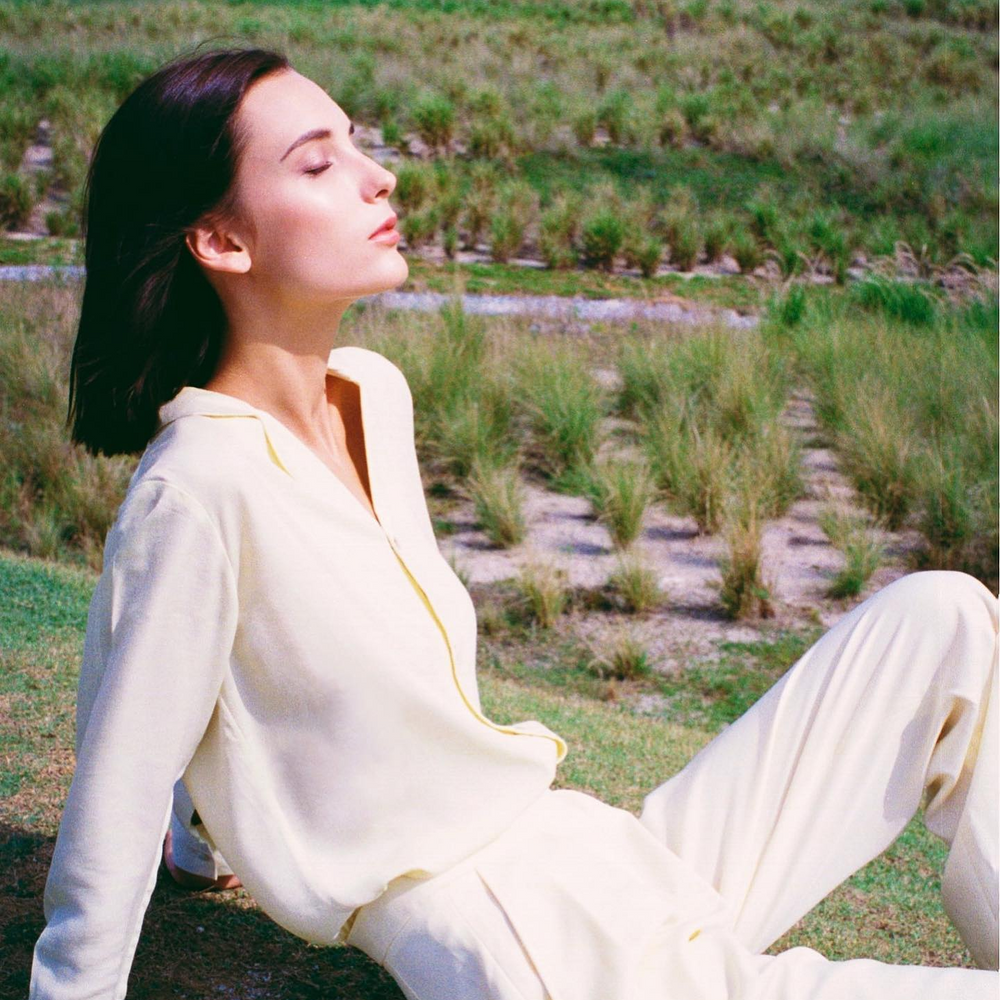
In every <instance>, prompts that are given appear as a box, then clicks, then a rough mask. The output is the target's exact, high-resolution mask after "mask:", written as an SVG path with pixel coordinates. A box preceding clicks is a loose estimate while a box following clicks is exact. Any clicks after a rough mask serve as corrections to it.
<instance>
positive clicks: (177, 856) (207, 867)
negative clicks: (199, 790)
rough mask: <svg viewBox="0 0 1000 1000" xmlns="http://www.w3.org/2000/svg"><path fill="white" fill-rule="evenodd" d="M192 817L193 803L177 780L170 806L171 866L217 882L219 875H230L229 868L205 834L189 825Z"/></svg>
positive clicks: (181, 783) (200, 828) (201, 828)
mask: <svg viewBox="0 0 1000 1000" xmlns="http://www.w3.org/2000/svg"><path fill="white" fill-rule="evenodd" d="M193 815H194V803H193V802H192V801H191V796H190V795H188V790H187V788H185V787H184V782H183V781H182V780H180V779H178V781H177V782H176V783H175V784H174V803H173V808H172V809H171V812H170V834H171V847H172V850H173V855H174V864H175V865H177V867H178V868H182V869H183V870H184V871H186V872H191V874H192V875H201V876H203V877H204V878H210V879H217V878H219V877H220V876H222V875H232V874H233V870H232V868H230V867H229V865H228V864H227V863H226V859H225V858H224V857H223V856H222V854H221V853H220V852H219V850H218V848H216V847H215V846H214V844H213V843H212V842H211V839H210V838H209V837H208V835H207V834H208V832H207V831H206V830H205V829H204V827H196V826H195V825H194V824H192V822H191V818H192V816H193Z"/></svg>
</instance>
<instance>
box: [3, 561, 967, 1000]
mask: <svg viewBox="0 0 1000 1000" xmlns="http://www.w3.org/2000/svg"><path fill="white" fill-rule="evenodd" d="M95 579H96V577H95V575H94V574H93V572H91V571H89V570H86V569H83V568H76V569H74V568H70V567H66V566H61V565H58V564H54V563H51V562H45V561H42V560H39V559H34V558H27V557H24V556H21V555H17V554H14V553H11V552H9V551H5V552H0V591H2V592H3V593H4V594H5V595H8V597H7V599H5V601H4V602H3V607H2V608H0V728H2V734H3V739H2V744H0V746H2V751H0V755H2V756H0V935H2V940H3V942H4V949H3V955H2V957H0V998H2V1000H14V998H18V997H22V996H24V994H25V992H26V989H27V977H28V970H29V968H30V958H31V949H32V948H33V946H34V942H35V940H36V939H37V936H38V934H39V933H40V932H41V929H42V927H43V925H44V918H43V915H42V906H41V893H42V889H43V886H44V880H45V876H46V873H47V870H48V863H49V859H50V858H51V853H52V845H53V841H54V837H55V833H56V830H57V827H58V823H59V818H60V815H61V811H62V804H63V800H64V797H65V794H66V791H67V789H68V787H69V781H70V779H71V777H72V770H73V752H72V748H73V718H74V695H75V688H76V677H77V671H78V668H79V659H80V655H81V650H82V640H83V630H84V626H85V623H86V612H87V605H88V602H89V596H90V593H91V590H92V588H93V585H94V582H95ZM804 642H805V639H804V638H803V637H794V636H786V637H784V638H780V639H777V640H776V641H774V642H771V643H765V644H763V645H756V646H748V645H745V644H743V645H741V644H731V645H730V646H729V647H728V648H727V649H726V655H725V657H724V658H723V660H722V662H721V664H719V665H713V666H710V667H705V668H698V667H697V665H694V664H693V665H692V671H691V672H690V675H689V676H688V677H687V678H684V679H682V680H681V681H680V682H674V686H673V693H674V695H675V697H674V703H673V709H672V712H671V718H670V719H669V720H665V719H650V718H645V717H642V716H639V715H636V714H634V713H632V712H630V711H628V710H627V709H624V708H623V707H621V705H620V704H617V703H615V702H608V701H606V700H602V699H601V698H600V697H598V696H595V688H594V686H593V685H592V684H591V682H590V681H588V679H587V677H586V675H585V674H584V673H583V672H581V670H580V668H579V664H578V662H577V660H576V659H575V653H574V650H572V649H568V650H567V649H560V648H559V647H558V646H554V647H550V646H547V645H546V640H545V639H544V638H543V637H540V636H539V635H538V634H537V633H534V632H532V631H530V630H529V631H527V632H525V633H523V634H522V635H521V638H520V640H519V641H514V640H512V638H511V636H510V635H509V634H508V635H507V636H506V637H505V641H504V643H503V648H502V649H500V648H498V646H497V644H496V641H495V640H494V641H491V640H490V639H489V637H486V636H484V637H483V645H482V653H481V663H480V684H481V689H482V695H483V704H484V709H485V710H486V711H487V713H488V714H489V715H490V717H492V718H493V719H495V720H496V721H499V722H501V723H502V722H510V721H514V720H518V719H524V718H536V719H540V720H541V721H542V722H544V723H545V724H547V725H549V726H550V727H552V728H553V729H554V730H555V731H556V732H558V733H560V734H561V735H563V736H564V737H565V738H566V739H567V741H568V743H569V745H570V753H569V755H568V757H567V759H566V760H565V761H564V763H563V764H562V765H561V766H560V770H559V773H558V777H557V785H559V786H561V787H569V788H577V789H581V790H584V791H588V792H591V793H593V794H595V795H597V796H599V797H600V798H602V799H604V800H605V801H608V802H610V803H612V804H615V805H619V806H621V807H623V808H627V809H630V810H632V811H636V812H637V811H638V808H639V806H640V803H641V799H642V796H643V795H644V794H645V793H646V792H648V791H650V790H651V789H652V788H653V787H655V786H656V785H657V784H658V783H659V782H661V781H663V780H665V779H666V778H667V777H669V776H670V775H671V774H673V773H674V772H675V771H677V770H678V769H679V768H680V767H681V766H683V764H684V763H685V761H686V760H688V759H689V758H690V756H691V755H692V754H693V753H694V752H695V751H696V750H697V749H698V748H699V747H701V746H702V745H704V743H706V742H707V741H708V740H709V739H710V738H711V736H712V734H713V733H715V732H717V731H718V729H719V727H720V726H721V725H724V724H725V723H726V722H727V721H731V719H732V718H733V717H734V716H735V715H737V714H739V713H740V712H742V711H743V710H744V709H745V708H746V707H747V706H748V705H749V704H752V702H753V700H754V699H755V698H756V697H757V696H759V694H760V693H762V691H763V690H764V689H765V688H766V686H767V684H768V683H770V682H771V681H772V680H774V679H776V678H777V677H778V676H780V674H781V672H782V671H783V670H784V669H785V668H786V667H787V666H788V665H789V664H790V662H792V659H793V658H794V657H795V656H797V655H798V654H799V653H800V652H801V651H802V649H804V648H805V647H804ZM588 685H589V686H588ZM944 857H945V849H944V845H943V844H942V843H941V842H939V841H937V840H936V838H934V837H933V836H931V835H930V834H929V833H927V831H926V830H925V829H924V827H923V825H922V824H921V823H920V822H919V820H914V821H913V822H912V823H911V824H910V825H909V826H908V827H907V829H906V831H905V832H904V834H903V835H902V837H901V838H900V839H899V840H898V841H897V842H896V843H895V844H894V845H893V846H892V847H891V848H890V849H889V850H888V851H887V852H886V853H885V854H884V855H882V856H881V857H879V858H877V859H875V860H874V861H872V862H871V863H870V864H869V865H868V866H866V867H865V868H864V869H862V870H861V871H860V872H858V873H857V874H856V875H854V876H853V877H852V878H851V879H850V880H849V881H848V882H846V883H845V884H844V885H843V886H841V887H840V888H839V889H838V890H836V891H835V892H834V893H833V894H832V895H830V896H829V897H828V898H827V899H826V900H825V901H824V902H823V903H822V904H820V906H818V907H817V908H816V909H815V910H813V911H812V913H810V914H809V915H808V916H806V917H805V918H804V919H803V920H802V921H801V922H800V923H799V924H798V925H797V926H796V927H794V928H793V929H792V930H791V931H790V932H789V933H788V934H787V935H785V937H784V938H782V939H781V940H780V941H779V942H777V943H776V944H775V946H774V948H773V949H771V950H772V951H778V950H782V949H784V948H787V947H792V946H795V945H807V946H810V947H814V948H817V949H818V950H820V951H822V952H823V953H824V954H826V955H828V956H829V957H831V958H836V959H844V958H849V957H861V956H867V957H874V958H878V959H881V960H883V961H892V962H902V963H920V964H929V965H938V964H941V965H971V962H970V959H969V956H968V954H967V953H966V951H965V949H964V948H963V946H962V944H961V942H960V941H959V939H958V937H957V935H956V934H955V932H954V930H953V929H952V928H951V926H950V924H949V923H948V921H947V919H946V917H945V916H944V913H943V911H942V909H941V904H940V900H939V892H938V891H939V880H940V874H941V871H942V867H943V863H944ZM237 942H238V944H237ZM251 989H252V991H253V992H252V993H251ZM218 995H221V996H227V997H233V998H236V997H245V996H250V995H252V996H254V997H256V998H258V1000H272V998H273V1000H292V998H303V1000H304V998H311V1000H312V998H314V1000H319V998H321V997H329V996H331V995H336V996H337V997H338V998H342V1000H383V998H384V1000H389V998H398V997H399V996H400V995H401V994H399V992H398V991H397V989H396V987H395V985H394V984H392V982H391V981H390V980H389V979H388V977H387V976H386V975H385V974H384V973H382V971H381V970H380V969H378V968H377V967H376V966H374V965H373V964H372V963H371V962H369V961H368V960H367V958H366V957H365V956H364V955H362V954H361V953H360V952H357V951H355V950H354V949H346V948H330V949H321V948H315V947H311V946H307V945H306V944H305V943H303V942H301V941H299V940H298V939H296V938H294V937H292V936H291V935H289V934H287V933H286V932H285V931H283V930H282V929H281V928H279V927H278V926H277V925H275V924H274V923H273V922H271V921H270V920H269V919H268V918H267V917H266V916H265V915H263V914H262V913H261V912H260V911H259V910H258V909H257V908H256V905H255V904H254V902H253V900H252V899H251V898H250V897H249V896H248V894H247V893H246V892H245V891H244V890H242V889H238V890H231V891H228V892H224V893H198V894H189V893H187V892H185V891H183V890H180V889H179V888H177V887H176V886H175V885H174V884H173V882H172V880H171V879H170V877H169V876H168V875H167V874H166V872H165V870H164V869H162V868H161V872H160V877H159V881H158V883H157V887H156V890H155V892H154V894H153V898H152V901H151V903H150V906H149V909H148V911H147V916H146V922H145V925H144V929H143V933H142V937H141V939H140V942H139V947H138V950H137V953H136V958H135V963H134V966H133V972H132V977H131V980H130V987H129V996H130V997H135V998H137V1000H154V998H155V1000H159V998H162V997H166V996H172V997H182V998H191V1000H203V998H204V997H206V996H218Z"/></svg>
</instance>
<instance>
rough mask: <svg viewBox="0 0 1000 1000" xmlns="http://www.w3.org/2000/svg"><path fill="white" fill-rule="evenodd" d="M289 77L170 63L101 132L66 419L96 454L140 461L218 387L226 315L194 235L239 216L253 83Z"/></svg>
mask: <svg viewBox="0 0 1000 1000" xmlns="http://www.w3.org/2000/svg"><path fill="white" fill-rule="evenodd" d="M290 68H291V67H290V65H289V62H288V59H287V57H286V56H284V55H283V54H281V53H279V52H274V51H271V50H267V49H257V48H247V49H221V50H214V51H208V52H202V53H200V54H198V55H194V56H187V57H183V58H178V59H175V60H172V61H171V62H169V63H167V64H165V65H164V66H162V67H161V68H160V69H158V70H157V71H156V72H155V73H153V74H152V76H149V77H147V78H146V79H145V80H143V81H142V83H140V84H139V86H138V87H136V89H135V90H134V91H133V92H132V93H131V94H130V95H129V96H128V97H127V98H126V99H125V101H124V102H123V103H122V105H121V106H120V107H119V108H118V110H117V111H116V112H115V113H114V115H112V117H111V119H110V121H109V122H108V123H107V125H105V127H104V129H103V131H102V132H101V135H100V137H99V139H98V141H97V144H96V146H95V147H94V152H93V155H92V157H91V160H90V166H89V170H88V172H87V180H86V189H85V200H84V230H85V235H86V250H85V260H86V279H85V284H84V290H83V301H82V304H81V309H80V321H79V326H78V329H77V336H76V343H75V345H74V348H73V360H72V364H71V367H70V387H69V413H68V417H67V423H68V424H69V425H70V426H71V428H72V431H71V433H72V438H73V440H74V441H75V442H78V443H80V444H83V445H85V446H86V448H87V450H88V451H90V452H91V453H93V454H98V453H101V452H103V453H104V454H106V455H116V454H137V453H139V452H141V451H142V450H143V449H144V448H145V447H146V445H147V444H148V443H149V439H150V438H151V437H152V435H153V433H154V432H155V430H156V427H157V422H158V416H157V411H158V410H159V408H160V406H161V405H162V404H163V403H165V402H167V400H169V399H172V398H173V397H174V396H175V395H176V394H177V392H178V391H179V390H180V389H181V388H182V387H183V386H185V385H203V384H204V383H205V382H207V381H208V379H209V378H210V377H211V376H212V374H213V372H214V370H215V367H216V365H217V363H218V358H219V354H220V351H221V347H222V341H223V337H224V334H225V329H226V317H225V312H224V311H223V308H222V303H221V302H220V300H219V297H218V295H217V294H216V292H215V290H214V289H213V288H212V286H211V285H210V284H209V282H208V280H207V279H206V278H205V275H204V274H203V273H202V271H201V269H200V267H199V266H198V264H197V262H196V261H195V259H194V257H193V256H192V255H191V252H190V250H189V249H188V247H187V246H186V244H185V236H186V234H187V232H188V231H189V230H190V228H191V227H192V226H193V224H194V223H196V222H198V221H200V220H204V219H210V218H214V219H226V218H229V217H231V214H232V211H233V208H234V205H233V202H234V198H233V190H234V186H233V179H234V177H235V174H236V167H237V164H238V162H239V158H240V155H241V153H242V150H243V149H244V147H245V144H246V141H247V136H246V131H245V129H243V128H240V127H238V125H237V121H236V110H237V108H238V107H239V104H240V101H241V100H242V98H243V96H244V95H245V94H246V92H247V90H248V89H249V87H250V85H251V84H252V83H254V82H255V81H256V80H258V79H260V78H261V77H263V76H265V75H267V74H270V73H274V72H277V71H279V70H283V69H290Z"/></svg>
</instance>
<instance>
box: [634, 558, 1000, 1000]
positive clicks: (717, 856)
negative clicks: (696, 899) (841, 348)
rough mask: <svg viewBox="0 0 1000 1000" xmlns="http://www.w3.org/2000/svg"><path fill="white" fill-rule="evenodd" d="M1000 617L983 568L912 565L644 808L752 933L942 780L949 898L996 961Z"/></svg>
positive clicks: (880, 845) (758, 940) (759, 945)
mask: <svg viewBox="0 0 1000 1000" xmlns="http://www.w3.org/2000/svg"><path fill="white" fill-rule="evenodd" d="M997 628H998V621H997V601H996V598H994V597H993V595H992V594H991V593H990V592H989V591H988V590H987V589H986V588H985V587H984V586H983V585H982V584H981V583H979V581H977V580H975V579H974V578H973V577H971V576H969V575H967V574H964V573H955V572H946V571H928V572H921V573H913V574H910V575H908V576H906V577H903V578H901V579H900V580H897V581H895V582H894V583H892V584H890V585H889V586H887V587H884V588H883V589H882V590H880V591H878V592H877V593H876V594H874V595H872V596H871V597H870V598H868V599H867V600H866V601H864V602H863V603H862V604H860V605H858V606H857V607H856V608H854V609H853V610H852V611H851V612H849V613H848V614H847V615H845V616H844V618H843V619H841V621H839V622H838V623H837V624H836V625H835V626H834V627H833V628H832V629H830V631H829V632H827V634H826V635H824V636H823V637H822V638H821V639H820V640H819V641H818V642H817V643H816V644H815V645H814V646H813V647H812V648H811V649H809V650H808V651H807V652H806V653H805V654H804V655H803V656H802V657H801V658H800V660H799V661H798V662H797V663H796V664H795V666H794V667H793V668H792V669H791V670H789V671H788V673H787V674H786V675H785V676H784V677H783V678H782V679H781V680H780V681H779V682H778V683H777V684H776V685H775V686H774V687H773V688H772V689H771V690H770V691H769V692H768V693H767V694H766V695H765V696H764V697H763V698H761V699H760V701H758V702H757V703H756V704H755V705H754V706H753V707H752V708H751V709H750V710H749V711H748V712H747V713H746V714H745V715H744V716H742V717H741V718H740V719H739V720H737V721H736V722H735V723H734V724H733V725H731V726H730V727H728V728H727V729H726V730H724V731H723V732H722V733H721V734H720V735H719V736H718V737H716V739H715V740H713V741H712V743H710V744H709V745H708V746H707V747H705V748H704V749H703V750H702V751H701V752H700V753H699V754H698V755H696V756H695V757H694V758H693V760H692V761H691V762H690V763H689V764H688V766H687V767H686V768H684V770H682V771H681V772H680V773H679V774H677V775H676V776H675V777H674V778H672V779H671V780H669V781H667V782H666V783H665V784H663V785H661V786H660V787H659V788H657V789H655V790H654V791H653V792H651V793H650V795H649V796H647V798H646V800H645V805H644V809H643V813H642V822H643V823H644V824H645V825H646V827H647V828H648V829H650V830H651V831H652V832H653V833H654V834H655V835H656V836H657V837H659V838H660V839H661V841H662V842H663V843H665V844H666V845H667V846H668V847H669V848H670V849H671V850H673V851H674V852H675V853H676V854H678V855H680V856H681V857H682V858H684V859H685V860H686V861H687V862H688V863H689V864H691V865H692V866H693V867H694V868H695V869H696V870H697V871H698V872H699V873H700V874H701V875H702V876H703V877H704V878H706V879H707V880H708V881H709V882H711V883H712V884H713V885H714V886H715V887H716V888H717V889H718V890H719V892H720V893H721V894H722V896H723V897H724V898H725V899H726V901H727V903H728V905H729V906H730V908H731V911H732V920H733V927H734V929H735V931H736V933H737V935H738V936H739V938H740V939H741V940H742V941H743V942H745V943H746V945H747V946H748V947H749V948H751V949H752V950H754V951H763V949H765V948H766V947H767V946H768V945H770V944H771V943H772V942H773V941H775V940H776V939H777V938H778V937H780V936H781V935H782V934H783V933H784V932H785V931H786V930H788V928H789V927H791V926H792V925H793V924H794V923H795V922H796V921H797V920H798V919H800V918H801V916H802V915H803V914H805V913H806V912H808V910H810V909H811V908H812V907H813V906H814V905H815V904H816V903H817V902H819V901H820V900H821V899H823V898H824V897H825V896H826V895H827V894H828V893H829V892H830V891H831V890H832V889H833V888H834V887H836V886H837V885H838V884H839V883H840V882H841V881H843V880H844V879H845V878H846V877H847V876H849V875H850V874H851V873H852V872H854V871H856V870H857V869H858V868H860V867H861V866H862V865H864V864H866V863H867V862H868V861H869V860H871V859H872V858H873V857H875V856H877V855H878V854H879V853H880V852H881V851H883V850H884V849H885V848H886V847H887V846H888V845H889V844H890V843H891V842H892V841H893V840H894V839H895V837H896V836H898V834H899V833H900V832H901V831H902V829H903V827H904V826H905V825H906V823H907V822H908V821H909V819H910V818H911V817H912V816H913V814H914V812H915V811H916V809H917V808H918V806H919V805H920V802H921V798H922V796H923V795H924V794H925V792H926V796H927V801H926V807H925V817H926V821H927V825H928V827H929V828H930V829H931V830H932V831H934V832H935V833H937V834H938V835H940V836H941V837H943V838H944V839H945V840H946V841H947V842H948V843H949V844H951V845H952V846H953V849H952V851H951V853H950V855H949V859H948V866H947V868H946V870H945V878H944V895H945V901H946V906H947V909H948V913H949V914H950V916H951V917H952V919H953V920H954V921H955V923H956V926H957V927H958V930H959V933H960V934H961V936H962V938H963V940H964V941H965V942H966V943H967V944H968V946H969V948H970V950H971V951H972V953H973V956H974V958H975V960H976V961H977V963H980V964H982V965H985V966H988V967H991V968H996V965H997V836H996V831H997V823H998V820H997V788H996V773H997V746H996V713H997V699H996V696H995V695H993V696H991V690H995V685H996V680H995V677H996V670H997ZM829 964H830V965H831V966H832V965H842V964H852V963H829ZM876 964H877V963H876ZM827 971H830V970H827ZM771 974H772V975H774V974H777V973H776V972H775V973H771ZM885 974H886V975H891V973H885ZM803 995H806V994H803ZM809 995H811V994H809Z"/></svg>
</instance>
